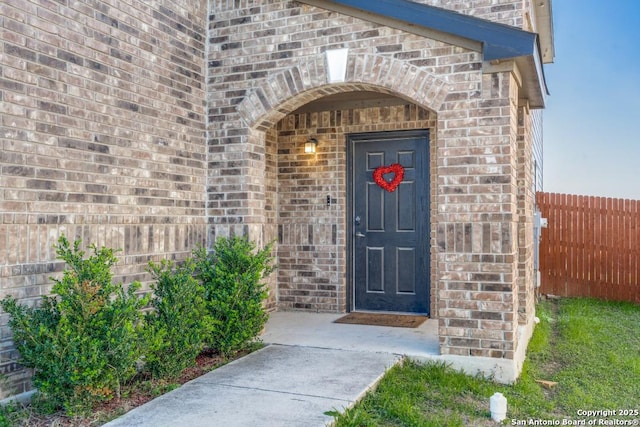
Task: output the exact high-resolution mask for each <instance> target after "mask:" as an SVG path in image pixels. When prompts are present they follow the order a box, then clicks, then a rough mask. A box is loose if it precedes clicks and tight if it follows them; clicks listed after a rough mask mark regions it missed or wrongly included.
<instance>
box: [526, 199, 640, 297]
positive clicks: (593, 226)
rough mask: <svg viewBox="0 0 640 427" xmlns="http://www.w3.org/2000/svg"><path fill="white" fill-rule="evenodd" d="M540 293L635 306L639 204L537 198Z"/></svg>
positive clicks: (639, 280) (639, 279)
mask: <svg viewBox="0 0 640 427" xmlns="http://www.w3.org/2000/svg"><path fill="white" fill-rule="evenodd" d="M536 202H537V205H538V208H539V209H540V210H541V213H542V217H543V218H547V220H548V227H547V228H543V229H542V232H541V241H540V258H539V260H540V276H541V277H540V278H541V284H540V292H541V293H543V294H553V295H559V296H568V297H577V296H580V297H594V298H601V299H606V300H619V301H631V302H635V303H640V262H639V261H638V257H640V201H638V200H626V199H612V198H606V197H589V196H576V195H568V194H555V193H537V195H536Z"/></svg>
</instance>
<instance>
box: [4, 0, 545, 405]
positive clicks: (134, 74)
mask: <svg viewBox="0 0 640 427" xmlns="http://www.w3.org/2000/svg"><path fill="white" fill-rule="evenodd" d="M550 9H551V1H550V0H542V1H536V2H533V1H531V0H420V1H408V0H380V1H376V2H371V1H366V0H345V1H333V0H308V1H257V0H235V1H230V0H228V1H227V0H210V1H205V0H199V1H187V0H160V1H158V2H154V3H153V4H150V3H149V2H145V1H141V0H130V1H126V2H125V1H122V0H104V1H93V0H91V1H90V0H83V1H77V2H70V1H60V2H42V1H38V0H20V1H16V0H9V1H5V2H4V3H3V4H2V5H0V30H2V45H1V46H0V100H1V101H2V102H1V104H0V113H1V115H2V122H1V124H0V125H1V127H0V129H1V132H0V144H1V146H2V151H1V153H0V167H1V172H2V174H1V175H0V183H1V190H2V191H1V192H0V194H2V199H0V218H1V221H0V239H2V240H1V242H2V243H1V244H0V280H1V282H0V296H4V295H7V294H11V295H14V296H17V297H19V298H21V299H23V300H25V301H29V300H33V301H36V300H37V299H38V298H39V296H40V295H42V294H45V293H47V292H48V291H49V286H50V281H49V280H48V277H49V276H50V275H51V274H52V272H55V271H57V270H59V269H60V268H61V266H60V264H59V263H58V262H57V261H56V260H55V254H54V252H53V250H52V244H53V243H55V242H56V240H57V237H58V236H59V235H60V234H61V233H65V234H67V235H68V236H74V237H75V236H77V237H81V238H82V239H83V240H84V241H85V242H95V243H97V244H99V245H107V246H110V247H114V248H122V249H123V252H122V257H121V262H120V264H119V267H118V269H119V270H118V274H119V278H120V279H121V280H123V281H125V282H130V281H133V280H142V281H145V280H148V277H147V276H146V274H145V272H144V268H145V266H146V264H147V262H148V260H150V259H160V258H163V257H173V258H177V259H180V258H182V257H184V256H186V255H187V254H188V253H189V252H190V251H191V249H192V248H193V247H195V246H196V245H197V244H211V242H212V241H213V239H215V237H216V236H219V235H230V234H243V235H248V236H250V237H251V238H252V239H255V240H258V241H260V242H268V241H276V242H277V245H276V247H277V259H278V264H279V269H278V270H277V274H276V275H275V276H274V278H273V279H274V280H273V282H272V284H271V286H272V288H271V296H270V299H269V302H268V304H269V308H270V309H273V310H309V311H333V312H346V311H352V310H362V311H383V312H389V311H391V312H418V313H426V314H429V315H430V316H431V317H433V318H435V319H437V320H436V321H437V322H438V324H439V328H438V334H439V340H440V352H441V354H443V355H449V356H451V358H464V359H460V360H469V361H473V363H478V364H480V365H483V366H486V367H487V369H486V370H487V371H493V372H497V371H499V372H500V376H501V378H503V379H504V380H506V381H509V380H513V379H514V378H515V377H517V375H518V374H519V372H520V369H521V366H522V361H523V359H524V352H525V349H526V345H527V342H528V340H529V337H530V334H531V331H532V329H533V320H534V302H535V272H534V269H533V259H534V242H533V211H534V192H535V185H536V183H537V182H539V181H540V180H539V176H540V170H541V159H540V156H539V153H540V150H539V147H540V146H541V145H540V144H541V132H540V129H541V113H540V112H541V109H542V108H544V105H545V97H546V95H547V89H546V83H545V79H544V72H543V64H544V63H548V62H551V61H552V60H553V54H554V53H553V33H552V21H551V10H550ZM308 143H310V144H308ZM307 145H309V149H311V146H313V148H314V149H315V152H307V150H306V146H307ZM536 153H538V156H536V155H535V154H536ZM2 322H3V323H2V324H3V325H6V322H7V319H6V316H4V315H3V318H2ZM2 339H3V341H2V343H3V345H2V359H1V364H0V366H1V367H2V371H3V372H5V373H7V374H10V376H11V378H12V379H13V382H14V384H16V385H17V387H18V388H17V389H16V390H12V391H9V390H5V391H4V394H5V395H6V394H8V393H10V392H21V391H24V390H26V389H28V388H29V384H28V374H27V373H25V372H23V371H22V370H21V369H20V368H19V366H18V365H17V364H16V360H17V355H16V353H15V350H13V348H12V344H11V341H10V332H9V331H8V329H7V328H6V326H3V329H2Z"/></svg>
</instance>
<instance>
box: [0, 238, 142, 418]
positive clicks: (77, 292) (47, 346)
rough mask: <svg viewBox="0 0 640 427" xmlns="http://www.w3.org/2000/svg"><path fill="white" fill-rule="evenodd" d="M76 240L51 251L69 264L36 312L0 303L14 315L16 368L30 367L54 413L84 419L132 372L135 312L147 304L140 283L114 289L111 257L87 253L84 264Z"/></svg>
mask: <svg viewBox="0 0 640 427" xmlns="http://www.w3.org/2000/svg"><path fill="white" fill-rule="evenodd" d="M80 244H81V241H80V240H77V241H75V242H74V244H73V247H71V245H70V243H69V241H68V240H67V239H66V238H65V237H64V236H62V237H60V239H59V240H58V245H57V246H56V252H57V255H58V258H60V259H62V260H64V261H66V263H67V268H66V269H65V271H64V272H63V275H62V278H61V279H54V278H52V280H53V281H54V283H55V284H54V286H53V290H52V293H53V294H54V296H51V297H47V296H45V297H43V298H42V304H41V305H40V307H38V308H32V307H27V306H23V305H19V304H18V303H17V301H16V300H15V299H13V298H12V297H10V296H9V297H6V298H5V299H3V300H2V302H1V305H2V308H3V309H4V310H5V311H6V312H7V313H9V314H10V315H11V320H10V321H9V326H10V327H11V329H12V332H13V339H14V342H15V344H16V347H17V349H18V350H19V352H20V354H21V357H22V359H21V363H22V364H23V365H24V366H26V367H29V368H34V376H33V383H34V385H35V387H36V388H37V389H38V390H39V391H40V393H41V395H42V396H41V397H42V400H43V401H45V402H47V404H48V405H50V406H49V407H50V408H51V409H57V408H59V407H62V408H64V409H65V411H66V412H67V413H68V414H76V413H85V412H87V411H89V410H90V409H91V408H92V406H93V405H94V404H95V403H97V402H99V401H104V400H108V399H111V398H112V397H113V396H114V395H119V392H120V386H121V385H122V384H123V383H124V382H126V381H128V380H129V379H131V378H132V377H133V375H135V373H136V361H137V360H138V359H139V358H140V356H141V350H140V346H139V343H140V341H139V320H140V317H141V315H140V309H141V308H142V307H144V305H145V304H146V302H145V301H144V300H143V299H141V298H138V297H137V296H136V295H135V291H136V290H137V289H138V288H139V284H133V285H131V286H129V288H128V289H127V290H125V289H124V287H123V285H122V284H118V285H116V284H113V283H112V273H111V267H112V266H113V265H114V264H115V263H116V261H117V259H116V257H115V256H114V251H113V250H112V249H108V248H104V247H103V248H100V249H98V248H97V247H96V246H95V245H91V246H90V248H91V249H92V251H93V254H92V255H91V256H89V257H88V258H85V257H84V255H85V253H84V252H83V251H81V250H80Z"/></svg>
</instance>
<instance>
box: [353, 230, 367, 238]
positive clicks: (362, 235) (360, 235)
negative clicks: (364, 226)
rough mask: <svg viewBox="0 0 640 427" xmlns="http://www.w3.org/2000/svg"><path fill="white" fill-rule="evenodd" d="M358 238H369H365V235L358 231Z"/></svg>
mask: <svg viewBox="0 0 640 427" xmlns="http://www.w3.org/2000/svg"><path fill="white" fill-rule="evenodd" d="M356 237H367V236H365V235H364V233H361V232H359V231H358V232H357V233H356Z"/></svg>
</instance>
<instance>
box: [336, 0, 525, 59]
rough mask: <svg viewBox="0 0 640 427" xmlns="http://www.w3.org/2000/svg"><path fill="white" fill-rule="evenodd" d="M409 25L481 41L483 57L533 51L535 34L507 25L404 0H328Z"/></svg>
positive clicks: (512, 55) (492, 57) (505, 57)
mask: <svg viewBox="0 0 640 427" xmlns="http://www.w3.org/2000/svg"><path fill="white" fill-rule="evenodd" d="M329 1H330V2H331V3H335V4H338V5H342V6H347V7H350V8H353V9H356V10H360V11H363V12H368V13H373V14H376V15H381V16H384V17H387V18H391V19H395V20H398V21H402V22H404V23H406V24H409V25H416V26H421V27H427V28H430V29H433V30H436V31H440V32H443V33H447V34H452V35H454V36H458V37H463V38H466V39H469V40H474V41H478V42H481V43H482V45H483V52H482V53H483V56H484V60H485V61H493V60H497V59H509V58H516V57H518V56H526V55H533V54H534V53H536V43H537V35H536V34H535V33H530V32H528V31H523V30H520V29H518V28H514V27H510V26H508V25H503V24H498V23H495V22H491V21H487V20H485V19H480V18H476V17H474V16H469V15H464V14H461V13H457V12H452V11H450V10H446V9H441V8H439V7H434V6H428V5H424V4H419V3H414V2H412V1H408V0H329Z"/></svg>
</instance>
